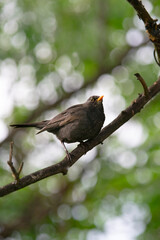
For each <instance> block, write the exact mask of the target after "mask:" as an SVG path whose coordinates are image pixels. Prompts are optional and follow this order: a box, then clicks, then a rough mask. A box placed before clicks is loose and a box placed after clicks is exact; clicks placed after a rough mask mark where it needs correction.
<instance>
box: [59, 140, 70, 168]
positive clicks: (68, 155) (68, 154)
mask: <svg viewBox="0 0 160 240" xmlns="http://www.w3.org/2000/svg"><path fill="white" fill-rule="evenodd" d="M61 143H62V145H63V147H64V149H65V152H66V154H67V157H68V160H69V161H70V163H71V155H70V153H69V152H68V150H67V148H66V146H65V144H64V142H63V141H61Z"/></svg>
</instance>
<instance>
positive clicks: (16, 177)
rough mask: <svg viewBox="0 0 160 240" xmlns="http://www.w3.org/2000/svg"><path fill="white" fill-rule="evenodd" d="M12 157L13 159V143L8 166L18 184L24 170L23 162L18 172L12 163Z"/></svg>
mask: <svg viewBox="0 0 160 240" xmlns="http://www.w3.org/2000/svg"><path fill="white" fill-rule="evenodd" d="M12 157H13V142H11V143H10V152H9V160H8V162H7V163H8V165H9V167H10V169H11V171H12V176H13V178H14V179H15V181H16V183H18V182H19V176H20V173H21V171H22V168H23V162H21V164H20V166H19V169H18V171H17V170H16V169H15V167H14V164H13V161H12Z"/></svg>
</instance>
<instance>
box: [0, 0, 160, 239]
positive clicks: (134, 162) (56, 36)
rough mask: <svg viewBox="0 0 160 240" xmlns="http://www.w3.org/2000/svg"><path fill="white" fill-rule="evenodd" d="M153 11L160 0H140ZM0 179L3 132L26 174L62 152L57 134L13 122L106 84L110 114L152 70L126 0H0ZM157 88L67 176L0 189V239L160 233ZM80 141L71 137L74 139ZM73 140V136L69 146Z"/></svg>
mask: <svg viewBox="0 0 160 240" xmlns="http://www.w3.org/2000/svg"><path fill="white" fill-rule="evenodd" d="M143 3H144V5H145V7H146V8H147V9H148V11H149V12H150V14H151V15H152V16H157V18H159V15H158V14H159V1H155V0H154V1H153V0H152V1H151V0H150V1H143ZM0 8H1V12H0V20H1V26H0V83H1V90H0V96H1V97H0V106H1V113H0V127H1V133H0V140H1V148H0V160H1V161H0V176H1V177H0V179H1V186H4V185H5V184H7V183H9V182H11V181H12V178H11V173H10V169H9V167H8V166H7V160H8V155H9V142H10V141H12V140H13V141H14V159H13V160H14V163H15V166H16V167H18V165H19V164H20V162H21V161H24V168H23V172H22V175H27V174H29V173H31V172H34V171H36V170H37V169H41V168H43V167H47V166H48V165H51V164H54V163H55V162H58V161H60V160H61V159H62V158H63V157H64V152H63V149H61V146H60V145H59V143H58V142H57V141H56V139H55V137H53V136H52V135H50V134H47V133H44V134H42V135H38V136H35V131H34V130H28V129H27V130H25V131H22V130H18V131H16V132H15V131H14V132H12V130H11V129H9V127H8V125H9V124H10V123H13V122H26V121H35V120H38V119H45V118H51V117H52V116H54V115H55V114H57V113H58V112H60V111H61V110H62V109H64V108H65V107H68V106H70V105H72V104H75V103H79V102H83V101H85V100H86V99H87V98H88V97H89V96H90V95H92V94H104V95H105V97H104V107H105V112H106V124H107V123H109V121H111V120H112V119H113V118H114V117H116V116H117V114H119V113H120V112H121V110H123V109H124V108H125V107H126V106H128V105H129V104H130V103H131V102H132V101H133V100H134V99H135V98H136V97H137V96H138V94H139V93H142V91H143V89H142V86H141V85H140V83H139V82H138V81H137V80H136V78H135V76H134V74H135V73H137V72H139V73H140V74H141V75H142V76H143V78H144V79H145V80H146V82H147V85H148V86H150V85H152V84H153V82H154V81H155V80H156V79H157V78H158V75H159V67H158V66H157V65H156V63H155V61H154V58H153V46H152V44H151V43H150V42H149V41H148V38H147V34H146V32H145V29H144V26H143V23H142V22H141V21H140V20H139V19H138V17H137V16H136V13H135V11H134V9H133V8H132V7H131V6H130V5H129V3H128V2H127V1H124V0H119V1H116V0H114V1H113V0H107V1H104V0H99V1H97V0H66V1H64V0H59V1H55V0H53V1H51V0H46V1H42V0H36V1H27V0H23V1H20V0H19V1H18V0H12V1H11V0H2V1H0ZM159 101H160V96H157V97H156V98H155V99H153V100H152V101H151V102H150V103H149V104H147V106H146V107H145V108H144V109H143V111H141V112H140V113H139V114H137V116H135V117H134V118H133V120H131V121H130V122H129V123H127V124H125V125H124V126H123V127H122V128H121V129H120V130H118V131H117V132H116V133H115V134H114V135H113V136H111V137H110V138H109V139H107V140H106V141H105V142H104V143H103V145H100V146H98V147H97V148H95V149H93V150H92V151H91V152H89V153H88V154H87V155H86V156H84V157H82V159H80V160H79V161H78V162H77V163H76V164H75V165H74V166H73V167H72V168H71V169H69V172H68V175H67V176H62V175H59V176H53V177H50V178H48V179H45V180H42V181H41V182H39V183H36V184H34V185H31V186H29V187H26V188H25V189H23V190H20V191H17V192H15V193H12V194H11V195H8V196H5V197H4V198H2V199H0V235H1V239H23V240H31V239H35V240H51V239H56V240H61V239H65V240H72V239H74V240H84V239H86V240H99V239H100V240H101V239H107V240H115V239H119V240H121V239H122V240H125V239H127V240H135V239H137V240H155V239H160V235H159V231H160V215H159V201H160V190H159V185H160V144H159V142H160V134H159V129H160V108H159ZM57 102H58V103H57ZM75 146H76V145H75ZM67 147H68V148H69V149H70V150H71V149H73V148H74V147H73V146H67Z"/></svg>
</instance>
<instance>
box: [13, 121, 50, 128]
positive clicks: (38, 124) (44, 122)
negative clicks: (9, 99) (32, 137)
mask: <svg viewBox="0 0 160 240" xmlns="http://www.w3.org/2000/svg"><path fill="white" fill-rule="evenodd" d="M47 122H48V121H47V120H46V121H42V122H36V123H20V124H11V125H10V126H11V127H14V128H27V127H35V128H38V129H42V128H43V127H44V126H45V125H46V124H47Z"/></svg>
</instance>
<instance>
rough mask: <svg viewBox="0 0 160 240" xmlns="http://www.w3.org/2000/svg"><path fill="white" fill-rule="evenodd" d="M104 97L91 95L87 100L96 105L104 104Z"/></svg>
mask: <svg viewBox="0 0 160 240" xmlns="http://www.w3.org/2000/svg"><path fill="white" fill-rule="evenodd" d="M103 97H104V96H91V97H90V98H88V100H87V102H88V103H91V104H93V105H96V106H97V105H102V102H103Z"/></svg>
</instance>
